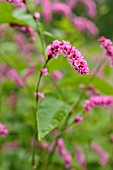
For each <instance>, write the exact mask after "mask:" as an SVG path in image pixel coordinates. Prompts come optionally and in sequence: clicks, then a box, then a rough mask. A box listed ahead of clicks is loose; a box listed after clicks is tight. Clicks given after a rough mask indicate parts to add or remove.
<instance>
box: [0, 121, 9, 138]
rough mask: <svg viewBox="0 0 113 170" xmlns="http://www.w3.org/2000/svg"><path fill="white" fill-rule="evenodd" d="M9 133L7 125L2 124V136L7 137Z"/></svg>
mask: <svg viewBox="0 0 113 170" xmlns="http://www.w3.org/2000/svg"><path fill="white" fill-rule="evenodd" d="M7 133H8V129H7V127H6V125H4V124H2V123H0V135H2V136H5V135H7Z"/></svg>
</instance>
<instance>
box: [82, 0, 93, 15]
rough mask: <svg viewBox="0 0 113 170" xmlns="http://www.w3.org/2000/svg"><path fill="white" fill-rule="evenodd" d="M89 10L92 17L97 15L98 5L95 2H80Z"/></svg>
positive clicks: (87, 0)
mask: <svg viewBox="0 0 113 170" xmlns="http://www.w3.org/2000/svg"><path fill="white" fill-rule="evenodd" d="M80 1H81V2H82V3H84V5H85V6H86V8H87V13H88V15H89V16H90V17H94V16H95V15H96V3H95V1H94V0H80Z"/></svg>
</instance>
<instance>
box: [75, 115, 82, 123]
mask: <svg viewBox="0 0 113 170" xmlns="http://www.w3.org/2000/svg"><path fill="white" fill-rule="evenodd" d="M82 121H83V117H81V116H76V117H75V120H74V122H75V123H77V124H80V123H81V122H82Z"/></svg>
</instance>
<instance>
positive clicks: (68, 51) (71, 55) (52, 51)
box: [46, 40, 89, 74]
mask: <svg viewBox="0 0 113 170" xmlns="http://www.w3.org/2000/svg"><path fill="white" fill-rule="evenodd" d="M59 53H61V54H62V55H63V56H67V58H68V60H69V62H70V64H71V66H72V67H73V68H74V69H75V70H76V71H77V72H78V73H79V74H88V73H89V68H88V64H87V62H86V60H85V59H84V58H83V56H82V55H81V53H80V52H79V51H78V50H77V49H76V48H75V47H73V46H72V45H71V44H70V43H69V42H68V41H64V40H63V41H61V42H60V41H58V40H55V41H53V43H52V44H51V45H48V47H47V50H46V54H47V56H48V58H49V59H51V58H57V57H58V55H59Z"/></svg>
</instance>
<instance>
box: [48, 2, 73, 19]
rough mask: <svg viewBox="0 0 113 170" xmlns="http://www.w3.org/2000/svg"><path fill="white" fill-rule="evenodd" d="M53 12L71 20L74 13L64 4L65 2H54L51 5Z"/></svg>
mask: <svg viewBox="0 0 113 170" xmlns="http://www.w3.org/2000/svg"><path fill="white" fill-rule="evenodd" d="M51 8H52V11H53V12H59V13H62V14H63V15H64V16H66V17H68V18H71V16H72V12H71V8H70V6H69V5H67V4H65V3H63V2H54V3H53V4H52V5H51Z"/></svg>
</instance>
